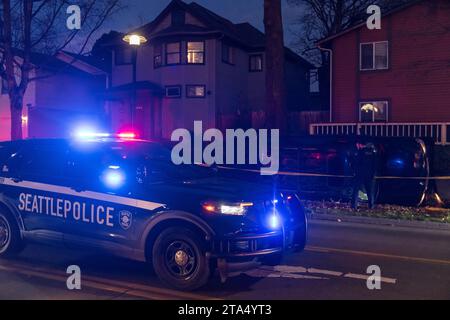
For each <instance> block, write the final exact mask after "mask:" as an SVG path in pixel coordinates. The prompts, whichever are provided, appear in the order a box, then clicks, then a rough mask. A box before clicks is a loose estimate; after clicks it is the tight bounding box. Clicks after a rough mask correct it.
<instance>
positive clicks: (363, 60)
mask: <svg viewBox="0 0 450 320" xmlns="http://www.w3.org/2000/svg"><path fill="white" fill-rule="evenodd" d="M388 67H389V45H388V42H387V41H384V42H372V43H362V44H361V49H360V70H384V69H387V68H388Z"/></svg>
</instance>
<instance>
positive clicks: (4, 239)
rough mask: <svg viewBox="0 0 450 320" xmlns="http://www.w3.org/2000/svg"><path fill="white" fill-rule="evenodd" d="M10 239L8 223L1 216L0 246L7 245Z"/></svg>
mask: <svg viewBox="0 0 450 320" xmlns="http://www.w3.org/2000/svg"><path fill="white" fill-rule="evenodd" d="M8 241H9V227H8V223H7V222H6V221H5V220H4V219H3V218H0V248H3V247H5V246H6V245H7V243H8Z"/></svg>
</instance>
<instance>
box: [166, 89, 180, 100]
mask: <svg viewBox="0 0 450 320" xmlns="http://www.w3.org/2000/svg"><path fill="white" fill-rule="evenodd" d="M166 98H181V86H166Z"/></svg>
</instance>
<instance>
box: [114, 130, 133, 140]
mask: <svg viewBox="0 0 450 320" xmlns="http://www.w3.org/2000/svg"><path fill="white" fill-rule="evenodd" d="M117 136H118V137H119V138H122V139H135V138H136V133H134V132H121V133H119V134H118V135H117Z"/></svg>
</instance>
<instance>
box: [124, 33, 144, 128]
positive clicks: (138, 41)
mask: <svg viewBox="0 0 450 320" xmlns="http://www.w3.org/2000/svg"><path fill="white" fill-rule="evenodd" d="M122 40H123V41H125V42H126V43H128V44H129V45H130V46H131V48H132V64H133V95H132V98H131V128H132V130H133V131H134V114H135V112H136V100H137V97H136V96H137V93H136V84H137V50H138V48H139V46H141V45H142V44H144V43H146V42H147V38H145V37H144V36H141V35H139V34H127V35H126V36H125V37H123V39H122Z"/></svg>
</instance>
